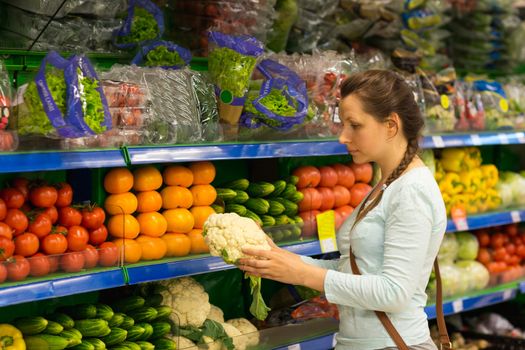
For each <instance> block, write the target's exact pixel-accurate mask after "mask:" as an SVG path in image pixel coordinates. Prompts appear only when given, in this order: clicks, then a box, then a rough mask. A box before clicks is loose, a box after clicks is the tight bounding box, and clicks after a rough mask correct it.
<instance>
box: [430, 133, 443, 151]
mask: <svg viewBox="0 0 525 350" xmlns="http://www.w3.org/2000/svg"><path fill="white" fill-rule="evenodd" d="M432 143H434V147H435V148H445V141H443V138H442V137H441V136H432Z"/></svg>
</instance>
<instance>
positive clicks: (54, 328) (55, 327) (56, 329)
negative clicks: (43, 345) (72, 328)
mask: <svg viewBox="0 0 525 350" xmlns="http://www.w3.org/2000/svg"><path fill="white" fill-rule="evenodd" d="M63 330H64V326H62V325H61V324H60V323H58V322H55V321H49V320H48V321H47V327H46V329H44V331H43V332H42V333H44V334H53V335H57V334H60V332H62V331H63Z"/></svg>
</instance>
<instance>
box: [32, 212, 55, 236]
mask: <svg viewBox="0 0 525 350" xmlns="http://www.w3.org/2000/svg"><path fill="white" fill-rule="evenodd" d="M52 225H53V224H52V222H51V219H50V218H49V216H47V215H46V214H38V215H37V216H36V217H35V218H34V219H33V220H31V222H30V223H29V226H28V227H27V230H28V231H29V232H31V233H34V234H35V235H37V237H38V238H39V239H42V238H44V237H45V236H47V235H48V234H49V232H51V227H52Z"/></svg>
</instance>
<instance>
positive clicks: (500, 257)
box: [492, 247, 508, 261]
mask: <svg viewBox="0 0 525 350" xmlns="http://www.w3.org/2000/svg"><path fill="white" fill-rule="evenodd" d="M507 256H508V254H507V251H506V250H505V248H503V247H499V248H497V249H495V250H494V252H493V253H492V258H493V259H494V260H495V261H506V260H507Z"/></svg>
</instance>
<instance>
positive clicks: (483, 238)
mask: <svg viewBox="0 0 525 350" xmlns="http://www.w3.org/2000/svg"><path fill="white" fill-rule="evenodd" d="M476 237H477V238H478V242H479V246H480V247H488V246H489V244H490V235H489V234H488V232H487V231H486V230H479V231H477V232H476Z"/></svg>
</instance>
